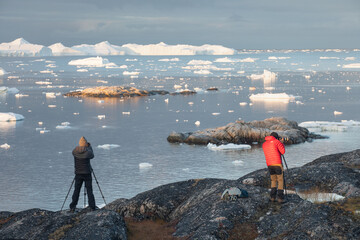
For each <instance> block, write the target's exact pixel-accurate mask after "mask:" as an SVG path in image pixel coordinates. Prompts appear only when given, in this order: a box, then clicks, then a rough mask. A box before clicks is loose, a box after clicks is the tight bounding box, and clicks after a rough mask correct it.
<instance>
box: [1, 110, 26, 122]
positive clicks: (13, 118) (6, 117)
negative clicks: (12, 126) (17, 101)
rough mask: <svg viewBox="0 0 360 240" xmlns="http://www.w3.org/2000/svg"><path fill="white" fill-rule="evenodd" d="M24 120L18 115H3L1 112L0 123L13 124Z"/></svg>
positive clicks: (10, 113) (9, 113)
mask: <svg viewBox="0 0 360 240" xmlns="http://www.w3.org/2000/svg"><path fill="white" fill-rule="evenodd" d="M21 120H24V116H23V115H21V114H17V113H12V112H8V113H2V112H0V122H12V121H21Z"/></svg>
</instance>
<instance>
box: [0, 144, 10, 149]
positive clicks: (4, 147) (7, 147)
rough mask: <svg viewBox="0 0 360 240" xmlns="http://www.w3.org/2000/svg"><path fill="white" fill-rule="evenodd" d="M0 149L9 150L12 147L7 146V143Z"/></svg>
mask: <svg viewBox="0 0 360 240" xmlns="http://www.w3.org/2000/svg"><path fill="white" fill-rule="evenodd" d="M0 148H2V149H6V150H7V149H9V148H10V145H9V144H7V143H4V144H3V145H1V146H0Z"/></svg>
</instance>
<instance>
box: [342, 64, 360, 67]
mask: <svg viewBox="0 0 360 240" xmlns="http://www.w3.org/2000/svg"><path fill="white" fill-rule="evenodd" d="M342 68H360V63H351V64H345V65H343V66H342Z"/></svg>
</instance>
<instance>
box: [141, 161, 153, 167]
mask: <svg viewBox="0 0 360 240" xmlns="http://www.w3.org/2000/svg"><path fill="white" fill-rule="evenodd" d="M152 166H153V165H152V164H151V163H147V162H143V163H139V168H151V167H152Z"/></svg>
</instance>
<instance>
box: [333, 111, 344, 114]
mask: <svg viewBox="0 0 360 240" xmlns="http://www.w3.org/2000/svg"><path fill="white" fill-rule="evenodd" d="M342 114H343V113H342V112H339V111H334V115H342Z"/></svg>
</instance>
